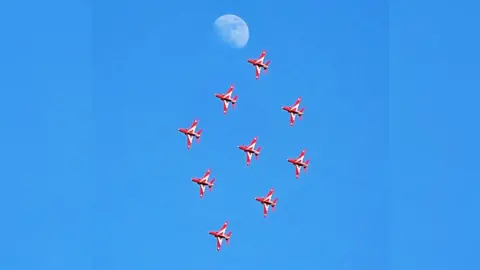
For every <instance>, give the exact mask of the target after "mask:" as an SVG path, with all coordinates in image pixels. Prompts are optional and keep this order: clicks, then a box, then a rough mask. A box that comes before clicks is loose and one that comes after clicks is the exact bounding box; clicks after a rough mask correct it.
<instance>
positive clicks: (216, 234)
mask: <svg viewBox="0 0 480 270" xmlns="http://www.w3.org/2000/svg"><path fill="white" fill-rule="evenodd" d="M227 225H228V222H227V221H225V223H224V224H223V226H222V228H220V230H218V231H216V232H215V231H211V232H209V234H210V235H213V236H214V237H215V238H216V239H217V251H220V248H221V247H222V242H223V240H224V239H225V242H227V244H228V241H229V240H230V237H231V235H232V232H229V233H227V234H226V233H225V232H226V231H227Z"/></svg>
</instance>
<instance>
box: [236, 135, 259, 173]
mask: <svg viewBox="0 0 480 270" xmlns="http://www.w3.org/2000/svg"><path fill="white" fill-rule="evenodd" d="M256 144H257V137H255V138H253V140H252V142H251V143H250V144H249V145H239V146H238V148H239V149H240V150H242V151H243V152H245V154H246V155H247V166H250V162H251V161H252V156H253V155H255V158H256V159H258V156H259V155H260V150H261V149H262V147H258V148H257V149H255V145H256Z"/></svg>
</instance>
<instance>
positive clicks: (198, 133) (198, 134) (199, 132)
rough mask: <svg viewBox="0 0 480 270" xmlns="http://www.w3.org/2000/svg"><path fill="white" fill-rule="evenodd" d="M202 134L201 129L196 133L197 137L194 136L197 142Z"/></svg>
mask: <svg viewBox="0 0 480 270" xmlns="http://www.w3.org/2000/svg"><path fill="white" fill-rule="evenodd" d="M202 132H203V129H200V130H199V131H198V132H197V136H196V138H197V142H199V141H200V136H201V135H202Z"/></svg>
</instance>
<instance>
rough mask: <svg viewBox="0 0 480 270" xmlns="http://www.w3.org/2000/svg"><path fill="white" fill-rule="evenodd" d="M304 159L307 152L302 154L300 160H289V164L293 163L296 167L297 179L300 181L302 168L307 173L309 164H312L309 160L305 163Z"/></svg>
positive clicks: (303, 151)
mask: <svg viewBox="0 0 480 270" xmlns="http://www.w3.org/2000/svg"><path fill="white" fill-rule="evenodd" d="M304 157H305V150H302V152H301V153H300V155H299V156H298V158H294V159H292V158H289V159H287V161H288V162H290V163H292V164H293V165H294V166H295V177H296V178H297V179H298V177H300V170H301V168H302V167H303V169H304V170H305V172H307V168H308V163H309V162H310V160H307V161H305V162H303V158H304Z"/></svg>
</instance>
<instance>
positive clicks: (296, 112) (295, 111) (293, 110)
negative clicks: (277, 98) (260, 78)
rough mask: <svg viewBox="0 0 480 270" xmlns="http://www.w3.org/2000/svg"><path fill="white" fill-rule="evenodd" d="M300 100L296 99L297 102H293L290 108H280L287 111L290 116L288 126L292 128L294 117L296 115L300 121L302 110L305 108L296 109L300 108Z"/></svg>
mask: <svg viewBox="0 0 480 270" xmlns="http://www.w3.org/2000/svg"><path fill="white" fill-rule="evenodd" d="M300 100H301V98H298V99H297V101H296V102H295V104H293V105H292V106H283V107H282V109H283V110H285V111H287V112H288V113H289V114H290V126H293V124H294V122H295V116H297V115H298V118H300V119H302V116H303V110H304V109H305V108H301V109H298V107H299V106H300Z"/></svg>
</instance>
